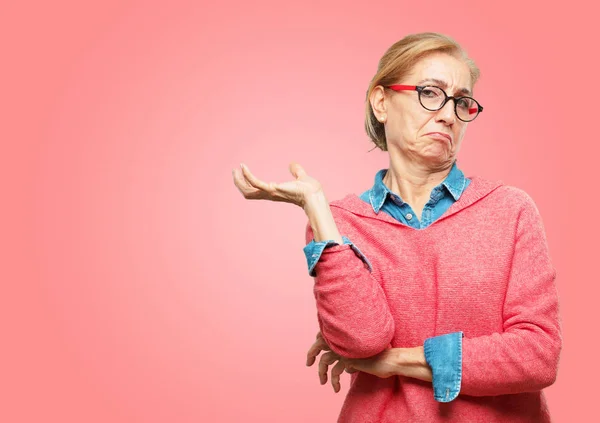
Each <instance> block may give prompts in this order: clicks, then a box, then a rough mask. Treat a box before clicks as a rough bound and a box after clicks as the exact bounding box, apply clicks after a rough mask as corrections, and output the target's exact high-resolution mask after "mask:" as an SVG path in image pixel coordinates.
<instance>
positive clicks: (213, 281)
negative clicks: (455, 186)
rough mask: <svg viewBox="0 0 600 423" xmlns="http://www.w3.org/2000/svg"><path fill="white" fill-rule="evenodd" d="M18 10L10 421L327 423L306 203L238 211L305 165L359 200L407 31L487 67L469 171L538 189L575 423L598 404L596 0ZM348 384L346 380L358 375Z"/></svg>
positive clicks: (465, 156) (8, 50)
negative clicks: (254, 188) (390, 75)
mask: <svg viewBox="0 0 600 423" xmlns="http://www.w3.org/2000/svg"><path fill="white" fill-rule="evenodd" d="M94 3H95V4H91V2H76V1H58V2H11V3H10V4H8V3H7V4H5V5H3V6H2V9H3V10H2V13H0V23H1V25H0V47H1V48H0V51H1V52H2V54H1V57H2V66H1V69H0V76H1V78H0V81H1V82H0V83H1V84H2V85H1V87H2V92H1V96H0V97H1V99H2V101H1V102H0V107H1V110H0V112H1V113H0V120H1V122H2V125H1V127H2V132H3V134H2V137H1V139H2V146H3V149H2V151H3V154H2V166H1V167H0V172H1V174H0V176H1V178H0V180H1V182H0V183H1V184H2V185H1V188H2V191H1V192H2V193H3V203H2V210H1V213H2V232H1V233H2V235H1V238H2V241H3V242H2V244H1V245H2V247H1V248H2V250H1V251H0V253H1V254H0V266H1V267H0V268H1V269H2V275H1V279H0V280H1V281H2V291H1V293H2V295H1V297H2V304H1V305H2V307H0V321H1V323H0V324H1V326H0V329H1V333H2V341H1V342H2V344H1V348H0V359H1V360H0V421H3V422H62V423H67V422H90V423H92V422H114V423H117V422H259V421H260V422H292V423H293V422H333V421H335V419H336V417H337V415H338V412H339V409H340V407H341V403H342V400H343V397H344V395H345V392H346V389H347V386H348V378H346V377H344V379H343V381H342V386H343V389H342V392H341V393H339V394H337V395H336V394H334V393H333V390H332V389H331V387H330V385H327V386H320V385H319V383H318V378H317V374H316V370H315V369H313V368H310V369H309V368H306V367H305V366H304V360H305V352H306V350H307V348H308V347H309V346H310V344H311V343H312V340H313V338H314V335H315V333H316V331H317V323H316V314H315V306H314V299H313V296H312V279H311V278H310V277H309V276H308V274H307V272H306V267H305V262H304V256H303V254H302V247H303V246H304V225H305V223H306V219H305V217H304V215H303V212H302V211H301V210H300V209H299V208H295V207H293V206H291V205H288V204H281V203H267V202H249V201H244V200H243V199H242V197H241V195H240V194H239V192H238V191H237V189H236V188H235V187H234V185H233V183H232V179H231V170H232V169H233V168H234V167H235V166H237V165H238V164H239V163H240V162H242V161H243V162H244V163H246V164H247V165H248V166H249V167H250V168H251V170H252V171H253V172H254V173H255V174H256V175H258V176H259V177H262V178H264V179H266V180H274V181H283V180H286V179H288V178H290V175H289V173H288V171H287V166H288V164H289V162H290V161H292V160H296V161H298V162H300V163H301V164H302V165H303V166H304V167H305V169H306V170H307V171H308V172H309V173H310V174H312V175H313V176H315V177H317V178H318V179H319V180H320V181H322V183H323V184H324V186H325V188H326V192H327V195H328V197H329V199H330V200H333V199H336V198H340V197H341V196H343V195H345V194H347V193H350V192H354V193H360V192H362V191H363V190H364V189H366V188H368V187H369V186H370V185H371V183H372V178H373V176H374V174H375V172H376V171H377V170H379V169H381V168H383V167H387V161H386V154H385V153H382V152H379V151H372V152H370V153H368V152H367V151H368V150H369V149H371V144H369V142H368V141H367V138H366V136H365V134H364V131H363V123H362V119H363V105H364V94H365V91H366V89H367V85H368V83H369V81H370V79H371V77H372V76H373V74H374V72H375V69H376V65H377V61H378V59H379V57H380V56H381V55H382V54H383V52H384V51H385V49H386V48H387V47H388V46H389V45H391V44H392V43H393V42H395V41H396V40H398V39H399V38H401V37H402V36H404V35H406V34H408V33H413V32H421V31H428V30H433V31H439V32H444V33H447V34H449V35H451V36H453V37H455V38H456V39H457V40H458V41H459V42H460V43H462V44H463V46H464V47H465V48H466V49H467V50H468V52H469V53H470V55H471V56H472V57H473V58H474V59H475V60H476V61H477V63H478V64H479V66H480V68H481V69H482V78H481V80H480V82H479V83H478V85H477V86H476V91H475V92H476V97H477V98H478V99H479V100H480V101H481V103H482V104H483V105H484V107H485V112H484V113H483V114H482V115H481V116H480V118H479V119H478V120H477V121H476V122H474V123H473V124H471V125H470V127H469V130H468V131H467V136H466V138H465V141H464V143H463V147H462V150H461V152H460V155H459V163H460V165H461V168H462V169H463V170H464V171H465V173H466V174H467V175H476V174H477V175H482V176H485V177H489V178H494V179H496V178H497V179H502V180H504V181H505V182H506V183H509V184H511V185H516V186H518V187H520V188H523V189H525V190H526V191H527V192H528V193H529V194H530V195H531V196H532V197H533V198H534V200H535V201H536V203H537V204H538V207H539V209H540V212H541V214H542V216H543V219H544V222H545V225H546V230H547V234H548V241H549V245H550V250H551V254H552V258H553V260H554V263H555V266H556V267H557V270H558V280H557V283H558V287H559V291H560V298H561V306H562V318H563V329H564V350H563V354H562V359H561V363H560V371H559V377H558V381H557V382H556V384H555V385H554V386H552V387H550V388H549V389H547V391H546V392H547V396H548V398H549V403H550V407H551V411H552V414H553V416H554V418H555V421H557V422H573V421H589V418H588V416H589V415H590V414H591V413H595V410H596V407H597V404H596V402H595V400H594V398H595V389H596V388H595V383H594V380H596V381H597V380H598V377H599V375H598V370H597V365H596V362H597V360H596V356H597V352H598V349H597V336H598V335H597V324H598V317H599V316H598V308H599V307H598V306H597V298H598V293H599V288H598V283H599V282H600V278H599V276H598V270H597V266H596V265H597V264H598V258H597V252H598V249H597V246H596V243H597V239H598V236H599V235H600V231H599V225H598V223H597V218H596V215H597V211H598V200H597V196H598V193H597V188H596V185H597V182H596V181H597V170H598V166H599V165H598V157H599V156H600V154H599V153H600V149H599V148H598V129H597V126H598V109H597V107H598V99H599V98H600V93H599V92H598V84H597V81H596V79H597V78H596V75H597V73H598V66H597V58H596V57H597V45H598V41H600V40H599V39H598V36H597V35H596V32H595V29H596V27H597V19H596V18H595V17H594V16H597V13H595V10H593V7H592V6H591V3H592V2H589V3H590V5H588V4H587V2H584V1H571V2H559V3H548V2H524V1H504V2H501V3H495V2H494V5H492V2H484V1H453V2H414V1H410V2H406V1H382V2H359V3H350V2H347V1H294V2H277V1H260V0H258V1H253V2H242V1H238V2H222V3H219V4H217V3H216V2H204V3H203V2H181V1H170V2H157V1H153V2H149V1H144V2H142V1H139V2H133V1H128V2H125V1H103V2H98V1H97V2H94ZM345 376H347V375H345Z"/></svg>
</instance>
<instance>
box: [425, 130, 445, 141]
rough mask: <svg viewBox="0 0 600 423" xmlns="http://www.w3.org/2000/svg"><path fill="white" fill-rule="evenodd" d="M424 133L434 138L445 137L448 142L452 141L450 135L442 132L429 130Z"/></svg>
mask: <svg viewBox="0 0 600 423" xmlns="http://www.w3.org/2000/svg"><path fill="white" fill-rule="evenodd" d="M425 135H432V136H433V137H435V138H445V139H447V140H448V141H449V142H450V143H452V137H451V136H450V135H448V134H446V133H444V132H429V133H427V134H425Z"/></svg>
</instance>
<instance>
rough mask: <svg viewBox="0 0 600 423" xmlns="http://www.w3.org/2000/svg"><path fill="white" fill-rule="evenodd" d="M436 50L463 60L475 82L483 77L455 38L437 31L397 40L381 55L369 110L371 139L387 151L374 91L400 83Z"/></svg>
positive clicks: (367, 118)
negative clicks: (416, 65) (377, 115)
mask: <svg viewBox="0 0 600 423" xmlns="http://www.w3.org/2000/svg"><path fill="white" fill-rule="evenodd" d="M432 53H447V54H450V55H452V56H454V57H456V58H458V59H461V60H463V61H464V62H465V63H466V64H467V66H468V67H469V69H470V70H471V82H472V83H473V85H475V82H477V79H479V68H478V67H477V65H476V64H475V62H474V61H473V60H472V59H470V58H469V56H467V52H466V51H465V50H464V49H463V48H462V47H461V46H460V45H459V44H458V43H457V42H456V41H454V40H453V39H452V38H450V37H448V36H446V35H443V34H438V33H436V32H422V33H419V34H411V35H407V36H406V37H404V38H402V39H401V40H400V41H397V42H396V43H394V44H393V45H392V46H391V47H390V48H389V49H388V50H387V51H386V52H385V54H384V55H383V56H382V57H381V59H380V60H379V65H378V66H377V73H376V74H375V76H374V77H373V79H372V80H371V83H370V84H369V89H368V90H367V101H366V110H365V130H366V131H367V135H368V136H369V138H371V141H373V143H375V145H376V146H377V147H379V148H380V149H381V150H383V151H387V141H386V139H385V129H384V126H383V123H381V122H379V121H378V120H377V118H376V117H375V114H374V113H373V108H372V107H371V101H370V100H369V99H370V97H371V93H372V92H373V89H375V87H377V86H378V85H382V86H384V87H386V86H388V85H392V84H394V83H396V82H397V81H398V80H400V79H402V78H403V77H404V76H406V75H407V74H408V73H410V71H411V70H412V68H413V66H414V65H415V64H416V63H417V62H418V61H419V60H420V59H421V58H423V57H425V56H426V55H428V54H432Z"/></svg>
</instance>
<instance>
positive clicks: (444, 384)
mask: <svg viewBox="0 0 600 423" xmlns="http://www.w3.org/2000/svg"><path fill="white" fill-rule="evenodd" d="M386 173H387V169H381V170H380V171H378V172H377V173H376V175H375V183H374V184H373V187H372V188H370V189H368V190H366V191H365V192H363V193H362V194H361V195H360V199H361V200H363V201H365V202H367V203H369V204H370V205H371V206H372V207H373V211H374V212H375V213H379V212H381V211H383V212H385V213H387V214H389V215H390V216H392V217H393V218H394V219H396V220H398V221H399V222H401V223H403V224H405V225H407V226H410V227H413V228H415V229H425V228H427V227H428V226H429V225H431V224H432V223H433V222H435V221H436V220H437V219H439V218H440V217H441V216H442V215H443V214H444V213H445V212H446V210H448V208H450V206H451V205H452V204H454V202H455V201H457V200H458V199H459V198H460V196H461V195H462V193H463V191H464V190H465V188H466V187H467V186H468V185H469V183H470V182H471V181H470V180H469V179H468V178H466V177H465V176H464V174H463V172H462V171H461V170H460V169H459V168H458V167H457V165H456V162H454V164H453V165H452V168H451V169H450V172H449V173H448V176H447V177H446V179H444V181H442V183H441V184H439V185H438V186H436V187H435V188H433V190H432V191H431V196H430V198H429V201H428V202H427V204H425V207H424V208H423V212H422V215H421V220H419V218H418V217H417V216H416V214H415V212H414V211H413V209H412V207H411V206H410V205H409V204H408V203H405V202H404V201H403V200H402V198H401V197H400V195H398V194H396V193H393V192H392V191H390V189H389V188H388V187H387V186H386V185H385V184H384V183H383V178H384V176H385V175H386ZM342 240H343V241H344V244H349V245H350V247H351V248H352V250H353V251H354V253H355V254H356V255H357V256H358V257H359V258H361V260H363V261H364V262H365V263H366V264H367V266H368V268H369V270H372V267H371V263H370V262H369V260H368V259H367V258H366V257H365V256H364V254H362V252H361V251H360V250H359V249H358V248H357V247H356V246H355V245H354V244H353V243H352V241H350V239H348V238H347V237H345V236H342ZM333 245H337V243H336V242H335V241H333V240H326V241H319V242H315V241H314V240H312V241H311V242H310V243H309V244H308V245H306V246H305V247H304V254H305V256H306V261H307V264H308V273H309V275H310V276H313V277H314V276H316V274H315V271H314V268H315V266H316V264H317V262H318V261H319V258H320V257H321V254H322V253H323V250H324V249H325V248H327V247H331V246H333ZM463 336H464V335H463V333H462V332H453V333H449V334H445V335H439V336H434V337H431V338H427V339H426V340H425V342H424V344H423V349H424V352H425V360H426V361H427V364H428V365H429V367H431V371H432V374H433V381H432V383H433V396H434V398H435V400H436V401H439V402H450V401H452V400H453V399H455V398H456V397H457V396H458V394H459V392H460V384H461V379H462V338H463Z"/></svg>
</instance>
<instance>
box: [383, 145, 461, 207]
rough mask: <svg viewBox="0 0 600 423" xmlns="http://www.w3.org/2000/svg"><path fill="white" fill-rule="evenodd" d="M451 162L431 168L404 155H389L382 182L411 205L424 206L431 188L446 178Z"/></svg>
mask: <svg viewBox="0 0 600 423" xmlns="http://www.w3.org/2000/svg"><path fill="white" fill-rule="evenodd" d="M453 163H454V161H451V162H449V163H444V164H443V165H442V166H440V167H437V168H432V167H429V166H425V165H423V164H421V163H415V162H413V161H410V160H406V159H405V158H404V157H395V158H392V157H391V156H390V166H389V169H388V171H387V173H386V174H385V176H384V178H383V183H384V184H385V185H386V186H387V187H388V188H389V189H390V190H391V191H392V192H394V193H396V194H399V195H400V197H401V198H402V200H403V201H405V202H407V203H408V204H410V205H411V206H416V207H419V206H424V205H425V204H426V203H427V201H429V198H430V196H431V191H432V190H433V188H435V187H436V186H437V185H439V184H441V183H442V181H443V180H444V179H446V177H447V176H448V174H449V173H450V170H451V169H452V164H453Z"/></svg>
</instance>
